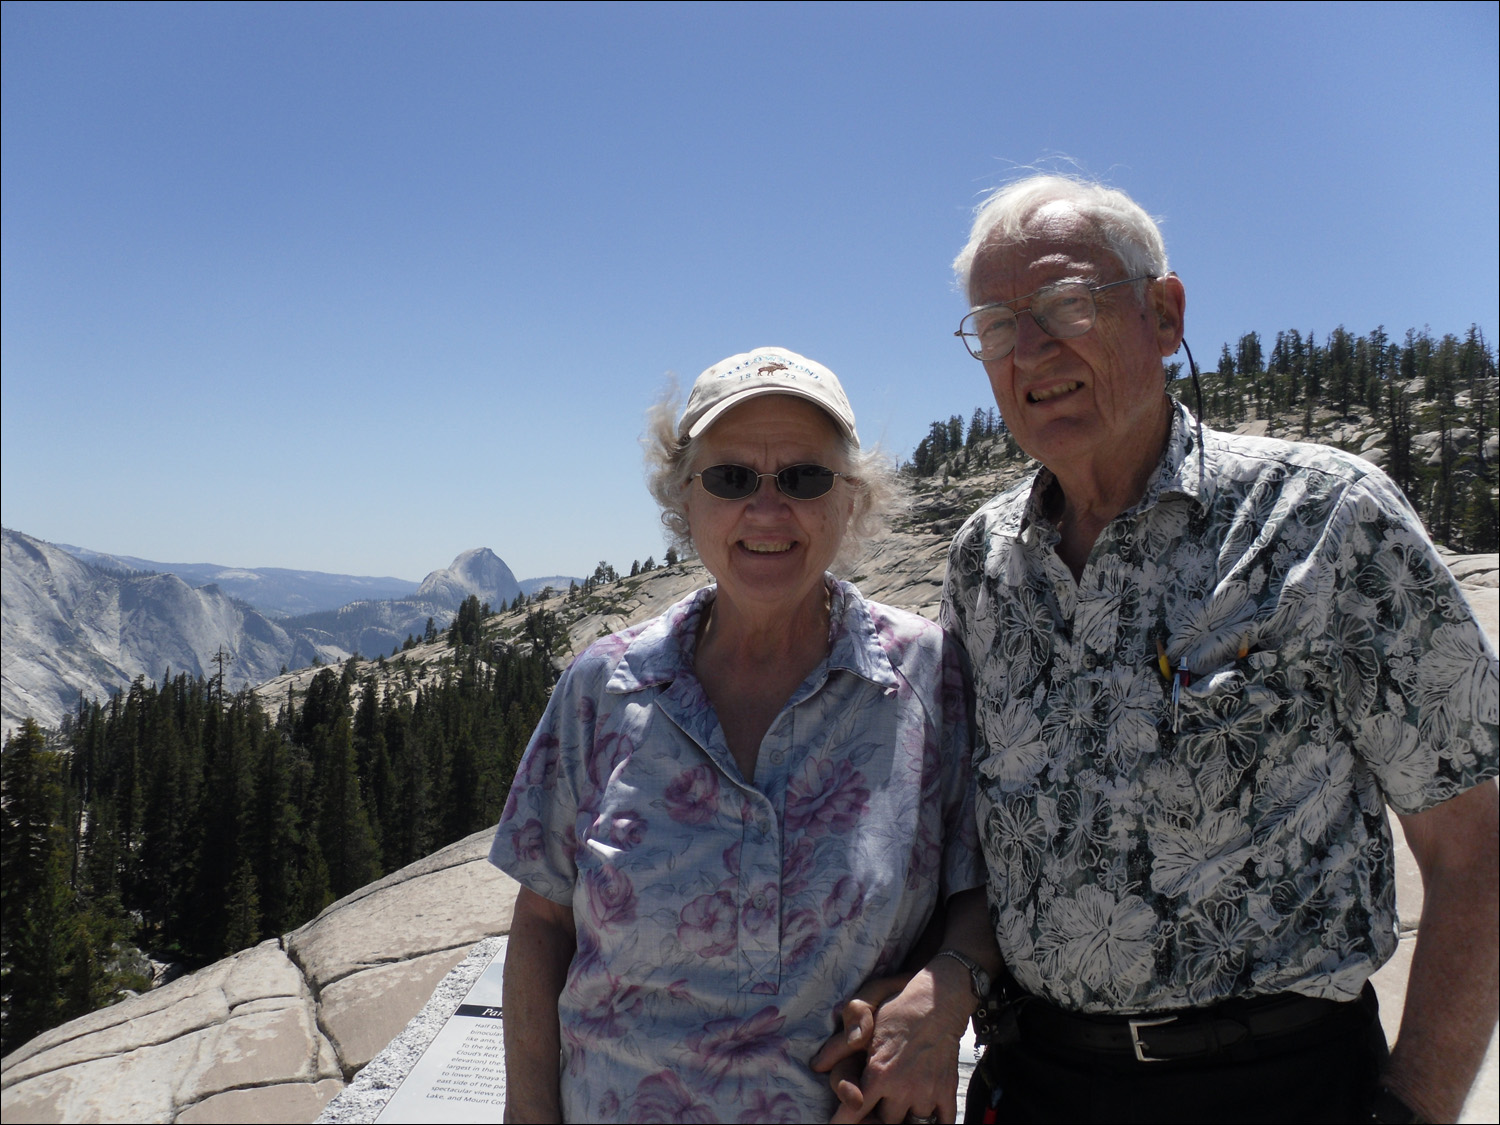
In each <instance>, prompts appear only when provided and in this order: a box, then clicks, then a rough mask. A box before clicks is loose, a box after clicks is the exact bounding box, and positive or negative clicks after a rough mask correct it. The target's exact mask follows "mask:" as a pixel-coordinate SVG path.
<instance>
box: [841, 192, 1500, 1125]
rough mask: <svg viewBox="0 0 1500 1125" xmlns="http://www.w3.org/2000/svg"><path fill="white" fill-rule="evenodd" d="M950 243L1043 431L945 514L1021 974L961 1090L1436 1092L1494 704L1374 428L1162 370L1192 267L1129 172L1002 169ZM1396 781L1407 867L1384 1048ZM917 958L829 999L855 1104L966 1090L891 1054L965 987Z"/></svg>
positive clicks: (1033, 1110) (1294, 1101)
mask: <svg viewBox="0 0 1500 1125" xmlns="http://www.w3.org/2000/svg"><path fill="white" fill-rule="evenodd" d="M955 267H956V268H957V270H958V272H959V275H960V278H961V280H962V281H963V283H964V286H965V288H966V290H967V292H968V296H969V300H970V304H971V305H972V308H971V310H970V312H969V313H968V315H967V316H965V317H964V318H963V322H962V324H961V327H960V329H959V333H958V334H959V335H960V336H961V337H962V339H963V341H964V343H965V344H966V345H967V346H968V348H969V351H970V352H971V354H973V355H974V357H975V358H977V359H978V360H980V361H981V362H982V363H983V364H984V367H985V371H986V373H987V374H988V376H989V380H990V386H991V388H992V389H993V391H994V394H995V401H996V402H997V403H998V404H999V406H1000V410H1001V413H1002V415H1003V416H1004V419H1005V423H1006V425H1007V426H1008V427H1009V429H1010V432H1011V434H1012V435H1013V436H1014V437H1015V439H1016V441H1017V442H1018V443H1019V445H1020V446H1021V448H1022V449H1023V450H1025V451H1026V452H1027V453H1029V454H1030V455H1031V456H1033V457H1035V458H1036V459H1037V460H1038V461H1040V462H1041V464H1042V466H1043V467H1042V469H1041V470H1040V471H1039V472H1038V473H1037V474H1036V475H1035V477H1033V478H1032V479H1029V480H1027V481H1025V482H1024V483H1023V484H1022V485H1020V486H1018V487H1016V488H1014V489H1012V490H1011V491H1009V492H1007V493H1005V494H1004V495H1001V496H999V497H997V498H996V499H994V500H992V501H991V502H989V503H988V504H986V505H985V506H984V507H982V508H980V509H979V511H977V512H976V513H975V514H974V515H973V517H972V518H970V520H969V521H968V522H967V524H965V526H964V527H963V529H962V530H961V531H960V532H959V533H958V536H957V537H956V539H955V541H954V544H953V549H952V554H951V556H950V560H949V568H948V580H947V586H946V590H945V594H944V602H943V622H944V624H945V625H946V626H947V628H949V629H950V630H952V631H953V633H954V634H955V635H957V636H958V637H959V638H960V639H961V640H962V642H963V644H964V646H965V648H966V649H967V652H968V655H969V659H970V662H971V664H972V667H973V673H974V682H975V692H976V696H977V704H976V717H977V723H978V740H977V745H976V750H975V773H976V777H977V779H978V784H979V787H980V793H979V803H978V815H979V827H980V836H981V840H982V843H983V848H984V853H985V859H986V861H987V864H988V869H989V899H990V914H991V919H992V921H993V924H994V931H995V936H996V939H997V940H998V943H999V946H1000V950H1001V952H1002V953H1003V954H1004V957H1005V963H1006V966H1007V968H1008V969H1009V971H1010V973H1011V974H1012V976H1013V978H1014V982H1015V983H1016V984H1018V985H1019V988H1018V989H1016V990H1013V992H1014V993H1015V997H1014V998H1016V999H1018V1003H1017V1004H1016V1005H1015V1006H1014V1007H1013V1008H1011V1009H1010V1014H1011V1015H1014V1016H1015V1017H1016V1018H1015V1020H1014V1021H1011V1023H1010V1028H1011V1033H1010V1034H1009V1035H1008V1036H1006V1038H1007V1039H1008V1040H1010V1042H1009V1043H1008V1044H1007V1045H1006V1046H1004V1047H1003V1048H998V1049H993V1050H991V1052H990V1053H989V1054H988V1056H987V1058H986V1062H985V1064H983V1065H982V1066H981V1069H980V1073H979V1074H976V1078H975V1081H974V1084H973V1085H972V1086H971V1088H970V1101H969V1107H968V1108H969V1112H968V1115H967V1120H969V1121H979V1120H996V1119H997V1116H998V1120H1001V1121H1042V1120H1059V1121H1089V1120H1110V1121H1132V1120H1138V1121H1171V1120H1182V1121H1211V1120H1218V1121H1229V1120H1244V1121H1255V1120H1304V1121H1314V1120H1321V1121H1353V1120H1381V1121H1401V1120H1419V1119H1422V1120H1433V1121H1439V1120H1452V1119H1453V1118H1454V1117H1455V1116H1456V1115H1457V1113H1458V1112H1459V1110H1460V1108H1461V1106H1462V1104H1463V1100H1464V1096H1465V1094H1466V1092H1467V1090H1468V1088H1469V1085H1470V1083H1471V1082H1472V1080H1473V1077H1474V1074H1475V1071H1476V1070H1477V1068H1478V1065H1479V1062H1480V1060H1481V1058H1482V1056H1483V1052H1484V1049H1485V1046H1486V1043H1487V1041H1488V1038H1489V1035H1490V1032H1491V1029H1492V1027H1493V1026H1494V1024H1495V1012H1496V992H1497V990H1496V957H1497V943H1496V916H1497V893H1496V882H1497V880H1496V859H1497V845H1496V839H1497V799H1496V786H1495V784H1494V782H1493V781H1492V780H1491V779H1492V778H1493V777H1494V776H1495V774H1496V772H1497V734H1496V718H1497V709H1500V704H1497V698H1496V696H1497V690H1496V685H1497V672H1496V658H1495V653H1494V651H1493V649H1492V647H1491V646H1490V644H1489V643H1488V641H1487V639H1486V638H1485V636H1484V634H1483V632H1482V630H1481V629H1480V628H1479V626H1478V624H1477V623H1476V622H1475V621H1474V619H1473V617H1472V614H1471V612H1470V610H1469V607H1468V605H1467V603H1466V601H1465V599H1464V598H1463V596H1462V594H1461V593H1460V592H1459V590H1458V589H1457V587H1456V585H1455V583H1454V581H1453V578H1452V576H1451V575H1450V574H1449V573H1448V571H1447V569H1446V568H1445V567H1444V566H1443V564H1442V563H1441V562H1440V561H1439V559H1438V558H1437V555H1436V553H1435V552H1434V550H1433V547H1432V544H1431V542H1430V541H1429V539H1428V538H1427V536H1426V534H1425V533H1424V531H1423V530H1422V527H1421V525H1420V523H1419V522H1418V520H1417V517H1416V516H1415V514H1414V513H1413V512H1412V510H1411V509H1410V507H1409V506H1408V505H1407V504H1406V502H1405V500H1404V498H1403V497H1402V496H1401V494H1400V492H1399V491H1398V490H1397V489H1396V488H1395V487H1394V486H1393V485H1392V484H1391V482H1390V481H1389V480H1388V479H1386V477H1385V476H1384V475H1383V474H1381V473H1380V472H1378V471H1377V470H1376V469H1374V468H1372V467H1371V466H1370V465H1369V464H1368V463H1366V462H1364V461H1361V460H1359V459H1357V458H1354V457H1351V456H1348V455H1346V454H1343V453H1341V452H1339V451H1337V450H1334V449H1329V448H1325V447H1322V446H1315V445H1299V444H1292V443H1287V442H1279V441H1268V440H1263V439H1257V438H1248V437H1237V436H1234V435H1229V434H1221V433H1216V432H1214V431H1212V430H1208V429H1205V428H1203V427H1202V426H1201V425H1200V424H1199V422H1198V421H1197V420H1196V419H1195V418H1194V417H1193V416H1192V415H1191V414H1190V413H1189V412H1188V411H1187V410H1186V409H1185V408H1183V407H1182V406H1180V405H1178V404H1177V403H1175V402H1174V401H1173V400H1172V399H1170V398H1169V397H1168V396H1167V394H1166V387H1165V375H1164V371H1163V367H1162V360H1163V358H1164V357H1166V356H1170V355H1172V354H1173V353H1174V352H1176V351H1177V349H1178V347H1179V346H1180V345H1181V343H1182V338H1183V313H1184V308H1185V296H1184V290H1183V285H1182V282H1181V281H1180V280H1179V279H1178V278H1177V277H1176V275H1175V274H1172V273H1171V272H1169V270H1168V266H1167V259H1166V251H1165V247H1164V246H1163V243H1162V239H1161V235H1160V233H1159V232H1158V230H1157V228H1156V225H1155V224H1154V223H1153V222H1152V220H1151V219H1150V217H1149V216H1148V215H1147V214H1146V213H1145V212H1144V211H1142V210H1141V208H1140V207H1139V206H1137V205H1136V204H1135V203H1134V202H1132V201H1131V200H1130V199H1129V198H1127V197H1126V196H1124V195H1123V194H1121V193H1120V192H1117V191H1113V190H1111V189H1108V188H1104V187H1102V186H1100V185H1095V184H1088V183H1082V182H1077V181H1073V180H1070V179H1065V178H1061V177H1055V176H1047V177H1034V178H1030V179H1027V180H1023V181H1020V182H1018V183H1015V184H1012V185H1010V186H1008V187H1006V188H1003V189H1001V190H1000V191H999V192H997V193H996V194H995V195H994V196H992V197H991V198H990V199H989V200H988V201H987V202H986V203H985V204H984V205H983V206H982V207H981V209H980V211H979V212H978V215H977V218H976V220H975V223H974V227H973V231H972V235H971V237H970V239H969V243H968V245H967V246H966V247H965V248H964V250H963V252H962V253H961V254H960V255H959V257H958V259H957V261H956V262H955ZM1386 805H1389V806H1391V808H1393V809H1394V810H1395V811H1396V813H1397V814H1398V815H1399V816H1400V818H1401V822H1402V827H1403V828H1404V830H1405V833H1406V838H1407V841H1408V842H1409V844H1410V845H1411V849H1412V852H1413V853H1414V854H1415V856H1416V859H1417V863H1418V866H1419V868H1420V869H1421V873H1422V879H1423V886H1424V895H1425V905H1424V908H1423V912H1422V918H1421V923H1420V927H1419V931H1418V933H1419V939H1418V942H1417V946H1416V951H1415V955H1414V957H1413V962H1412V968H1411V974H1410V978H1409V982H1408V985H1407V1001H1406V1008H1405V1011H1404V1012H1403V1014H1402V1024H1401V1033H1400V1036H1399V1038H1398V1039H1397V1042H1396V1046H1395V1048H1394V1050H1393V1051H1390V1052H1387V1049H1386V1042H1385V1038H1384V1036H1383V1034H1382V1032H1381V1029H1380V1023H1379V1020H1378V1018H1377V1012H1376V1003H1375V997H1374V994H1373V991H1372V989H1371V988H1370V986H1369V984H1368V978H1369V976H1370V975H1371V974H1372V973H1373V972H1374V971H1375V970H1376V969H1377V968H1379V967H1380V965H1381V964H1383V963H1384V962H1385V961H1386V960H1387V959H1389V958H1390V956H1391V955H1392V953H1393V952H1394V951H1395V948H1396V943H1397V935H1396V910H1395V888H1394V878H1393V876H1394V872H1393V862H1394V861H1393V846H1392V840H1391V835H1390V832H1389V828H1388V825H1387V821H1386V812H1385V806H1386ZM970 953H971V954H972V955H973V956H974V957H976V958H979V959H980V960H983V959H984V951H983V950H982V949H979V948H975V949H972V950H970ZM915 983H917V984H920V985H922V987H923V988H924V989H925V992H924V993H923V995H921V996H919V997H917V998H916V999H915V1000H913V998H912V997H911V995H910V993H911V991H912V989H911V988H910V987H908V989H907V992H905V993H902V994H901V995H900V996H899V997H897V998H896V999H895V1000H893V1001H891V1002H890V1003H888V1004H887V1005H886V1007H883V1008H881V1009H880V1013H879V1018H878V1020H874V1021H871V1020H870V1019H869V1018H868V1009H866V1015H865V1017H861V1016H860V1015H859V1014H858V1013H857V1011H856V1009H857V1008H858V1002H856V1003H855V1004H851V1005H850V1007H849V1008H847V1009H846V1010H845V1012H844V1020H845V1024H846V1026H849V1027H851V1028H852V1029H853V1030H852V1032H851V1034H850V1035H849V1038H850V1040H851V1041H853V1044H854V1046H856V1047H865V1048H868V1050H869V1065H868V1066H867V1067H866V1070H865V1073H864V1077H863V1078H862V1079H860V1080H858V1082H857V1083H855V1082H845V1083H844V1084H843V1089H842V1091H841V1098H842V1099H843V1101H844V1103H845V1104H844V1110H843V1112H844V1116H845V1117H847V1118H849V1119H853V1118H854V1117H855V1115H856V1114H859V1113H865V1112H869V1111H870V1110H871V1108H872V1107H874V1106H876V1099H880V1098H884V1099H885V1100H884V1101H883V1102H881V1103H880V1105H879V1107H878V1108H877V1109H876V1112H878V1113H880V1114H881V1116H882V1117H883V1119H884V1120H887V1121H890V1120H899V1117H897V1116H893V1114H895V1113H911V1114H914V1115H920V1116H918V1117H917V1118H916V1119H918V1120H922V1119H926V1120H932V1119H934V1118H933V1116H932V1113H931V1109H932V1107H934V1106H935V1107H936V1109H937V1110H938V1112H939V1113H940V1114H944V1115H946V1113H951V1112H952V1111H951V1110H948V1109H947V1108H946V1105H945V1104H944V1103H943V1100H942V1099H938V1098H934V1097H933V1096H932V1095H931V1093H930V1092H929V1091H930V1089H931V1085H930V1083H928V1084H927V1085H925V1086H924V1085H921V1084H918V1087H917V1088H918V1091H919V1092H918V1093H916V1094H912V1093H911V1092H910V1090H911V1088H912V1085H913V1083H912V1081H911V1078H910V1076H911V1074H912V1073H913V1071H921V1069H922V1066H923V1065H924V1063H923V1062H922V1060H924V1059H930V1058H931V1057H932V1056H933V1051H932V1050H931V1048H930V1041H931V1040H933V1039H934V1038H938V1039H944V1040H945V1041H952V1040H953V1038H954V1037H955V1036H956V1034H957V1031H958V1030H959V1027H960V1026H961V1022H962V1017H963V1014H964V1013H965V1012H966V1011H967V1010H968V1009H971V1008H973V1007H974V1006H975V1001H974V1000H973V999H971V998H970V996H969V995H967V988H966V984H967V982H964V981H962V980H958V979H956V977H955V976H954V975H948V976H945V977H944V978H943V979H942V980H937V981H934V980H932V979H921V978H919V980H918V981H917V982H915ZM977 983H978V978H977V977H976V985H977ZM879 995H880V993H879V991H878V990H877V991H876V992H875V993H873V994H872V995H870V996H867V999H876V998H878V996H879ZM862 1018H863V1022H861V1019H862ZM872 1022H873V1024H874V1026H873V1027H872V1026H871V1024H872ZM1017 1034H1018V1038H1017ZM825 1053H827V1052H825ZM914 1058H915V1059H916V1060H918V1061H917V1062H916V1063H915V1064H913V1063H911V1062H910V1061H909V1060H912V1059H914ZM925 1065H928V1066H929V1069H930V1063H928V1064H925ZM951 1104H952V1103H951V1095H949V1100H948V1102H947V1105H951ZM908 1119H911V1118H908Z"/></svg>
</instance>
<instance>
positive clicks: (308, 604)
mask: <svg viewBox="0 0 1500 1125" xmlns="http://www.w3.org/2000/svg"><path fill="white" fill-rule="evenodd" d="M53 546H56V547H59V548H61V549H62V550H64V551H66V552H68V554H70V555H72V556H73V557H74V558H78V559H82V560H83V561H84V562H86V563H88V564H90V565H91V566H96V567H102V568H103V569H106V570H116V571H147V572H154V573H157V574H175V575H176V576H177V577H178V578H181V579H182V580H183V581H184V582H186V583H187V584H188V585H189V586H194V587H197V586H206V585H208V584H209V583H213V584H214V585H216V586H218V587H219V589H221V590H223V591H224V593H226V594H228V595H229V596H230V597H233V598H239V599H240V600H241V601H245V602H249V603H250V604H251V605H253V606H254V607H255V608H256V609H258V610H260V611H261V613H263V614H265V615H266V616H268V617H293V616H296V615H297V614H301V613H316V612H317V611H318V610H323V609H337V608H338V607H339V606H341V605H348V604H349V603H350V602H353V601H372V600H373V601H378V600H380V599H383V598H409V597H411V595H413V594H415V593H416V592H417V585H418V584H417V583H416V582H412V581H410V580H409V579H406V578H389V577H385V578H371V577H367V576H365V575H358V574H324V573H323V572H322V571H318V570H284V569H282V568H281V567H274V566H262V567H236V566H220V565H218V564H217V563H165V562H153V561H152V560H150V559H138V558H135V557H134V556H132V555H107V554H104V553H103V552H100V551H91V550H89V549H88V548H87V547H74V546H72V545H71V544H68V543H56V544H53ZM459 557H460V558H462V557H463V556H459ZM497 561H498V560H497ZM501 565H502V566H503V565H504V564H503V563H502V564H501ZM459 600H460V601H462V600H463V599H461V598H460V599H459Z"/></svg>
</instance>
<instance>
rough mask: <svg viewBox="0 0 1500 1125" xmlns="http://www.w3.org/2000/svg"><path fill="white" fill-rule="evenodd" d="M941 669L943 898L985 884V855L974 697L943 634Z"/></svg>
mask: <svg viewBox="0 0 1500 1125" xmlns="http://www.w3.org/2000/svg"><path fill="white" fill-rule="evenodd" d="M942 645H943V669H942V729H941V732H940V738H941V746H940V748H939V753H940V754H941V755H942V762H943V799H944V818H943V819H944V823H945V825H946V829H947V831H946V834H945V836H944V839H943V896H944V897H945V898H948V897H951V896H953V895H955V894H958V893H959V892H961V891H967V890H972V889H973V888H975V887H982V886H984V884H985V866H984V857H983V856H982V855H981V853H980V850H979V828H978V822H977V820H976V819H975V811H974V802H975V792H974V773H973V761H972V757H973V744H974V743H973V733H974V693H973V689H972V687H971V685H970V680H969V676H968V674H967V667H968V662H967V660H966V659H965V658H964V653H963V648H962V646H961V645H960V644H959V643H958V641H957V640H956V639H955V638H954V637H953V636H952V635H950V634H948V633H944V634H943V639H942Z"/></svg>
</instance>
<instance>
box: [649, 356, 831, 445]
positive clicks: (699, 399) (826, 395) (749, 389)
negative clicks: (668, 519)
mask: <svg viewBox="0 0 1500 1125" xmlns="http://www.w3.org/2000/svg"><path fill="white" fill-rule="evenodd" d="M757 395H795V396H797V397H798V398H805V399H806V400H807V401H808V402H811V403H814V404H815V405H817V406H821V407H822V408H823V410H824V412H825V413H826V414H827V415H828V416H829V417H830V418H832V419H833V422H834V425H836V426H838V428H839V430H840V431H842V432H843V434H844V436H845V437H847V438H848V439H849V440H850V441H852V442H854V444H855V445H856V446H857V445H859V434H858V433H857V432H856V431H855V429H854V408H853V407H852V406H850V405H849V397H848V396H847V395H845V394H844V388H843V387H842V386H840V385H839V380H838V376H837V375H835V374H834V373H833V372H832V371H830V370H828V368H826V367H824V366H823V365H822V364H821V363H818V362H816V361H814V360H811V359H808V358H807V357H805V356H800V355H798V354H797V353H796V352H794V351H788V350H787V349H786V348H756V349H755V350H754V351H749V352H741V353H740V354H739V355H732V356H730V357H729V358H728V359H721V360H720V361H719V362H718V363H716V364H714V365H713V366H712V367H710V368H709V369H708V370H707V371H705V372H704V373H703V374H702V375H699V376H698V378H697V380H696V381H695V382H694V383H693V390H692V393H691V394H689V395H688V402H687V409H686V410H684V411H683V412H682V417H681V418H679V419H678V421H677V436H678V438H679V440H682V441H686V440H687V439H689V438H695V437H697V436H698V435H699V434H701V433H702V432H703V431H704V430H706V429H708V427H710V426H712V425H713V424H714V422H715V421H717V420H718V418H719V417H720V416H721V415H722V414H723V413H724V412H725V411H726V410H729V409H731V408H732V407H735V406H738V405H739V404H740V403H742V402H745V401H746V400H747V399H751V398H755V397H756V396H757Z"/></svg>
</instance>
